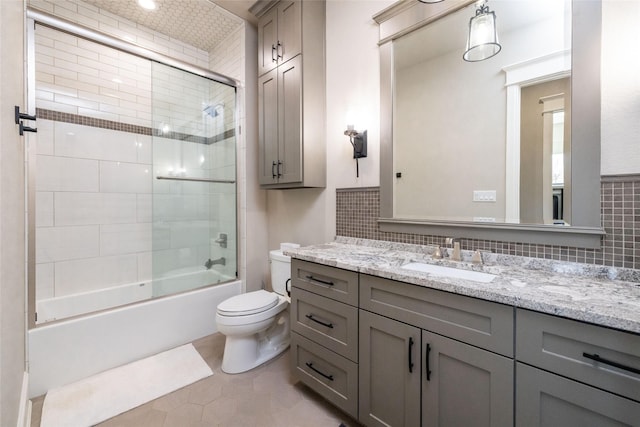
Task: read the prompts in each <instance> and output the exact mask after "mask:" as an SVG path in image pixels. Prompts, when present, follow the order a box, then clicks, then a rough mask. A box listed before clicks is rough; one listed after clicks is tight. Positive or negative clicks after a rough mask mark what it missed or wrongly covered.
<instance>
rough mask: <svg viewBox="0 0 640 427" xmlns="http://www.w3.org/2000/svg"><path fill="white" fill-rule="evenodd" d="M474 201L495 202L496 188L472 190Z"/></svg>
mask: <svg viewBox="0 0 640 427" xmlns="http://www.w3.org/2000/svg"><path fill="white" fill-rule="evenodd" d="M473 201H474V202H495V201H496V190H475V191H474V192H473Z"/></svg>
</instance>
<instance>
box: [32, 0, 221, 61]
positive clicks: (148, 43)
mask: <svg viewBox="0 0 640 427" xmlns="http://www.w3.org/2000/svg"><path fill="white" fill-rule="evenodd" d="M28 4H29V6H30V7H33V8H35V9H39V10H42V11H44V12H47V13H50V14H52V15H55V16H58V17H61V18H64V19H66V20H69V21H71V22H75V23H78V24H81V25H83V26H85V27H89V28H93V29H96V30H98V31H100V32H103V33H106V34H109V35H112V36H115V37H119V38H122V39H125V40H127V41H130V42H133V43H136V44H138V45H140V46H142V47H145V48H147V49H151V50H153V51H156V52H159V53H162V54H163V55H167V56H171V57H172V58H176V59H179V60H181V61H185V62H188V63H190V64H194V65H198V66H200V67H202V68H207V67H208V66H209V53H208V52H205V51H203V50H201V49H197V48H195V47H194V46H190V45H189V44H187V43H184V42H181V41H180V40H177V39H175V38H172V37H169V36H167V35H166V34H162V33H160V32H158V31H154V30H151V29H149V28H146V27H143V26H141V25H138V24H136V23H135V22H133V21H130V20H128V19H124V18H123V17H121V16H118V15H114V14H113V13H110V12H108V11H106V10H104V9H101V8H99V7H96V6H93V5H91V4H88V3H85V2H83V1H80V0H28Z"/></svg>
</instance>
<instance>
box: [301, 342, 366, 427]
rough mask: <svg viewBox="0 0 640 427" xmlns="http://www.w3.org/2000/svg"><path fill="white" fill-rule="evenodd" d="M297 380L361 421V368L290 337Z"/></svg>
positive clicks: (322, 349)
mask: <svg viewBox="0 0 640 427" xmlns="http://www.w3.org/2000/svg"><path fill="white" fill-rule="evenodd" d="M291 364H292V372H293V373H294V375H295V377H296V378H297V379H299V380H300V381H302V382H303V383H304V384H306V385H307V386H309V387H311V388H312V389H313V390H315V391H316V392H317V393H318V394H320V395H321V396H323V397H324V398H325V399H327V400H328V401H329V402H331V403H333V404H334V405H336V406H337V407H338V408H340V409H342V410H343V411H344V412H346V413H347V414H349V415H351V416H352V417H353V418H357V417H358V365H357V364H356V363H353V362H352V361H350V360H348V359H345V358H344V357H342V356H339V355H337V354H336V353H334V352H332V351H329V350H327V349H326V348H324V347H322V346H321V345H318V344H316V343H314V342H312V341H310V340H308V339H306V338H304V337H303V336H301V335H299V334H297V333H295V332H292V333H291Z"/></svg>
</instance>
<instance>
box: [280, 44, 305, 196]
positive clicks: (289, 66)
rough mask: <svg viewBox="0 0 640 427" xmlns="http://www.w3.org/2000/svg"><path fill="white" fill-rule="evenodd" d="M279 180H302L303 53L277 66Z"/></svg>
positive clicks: (287, 181)
mask: <svg viewBox="0 0 640 427" xmlns="http://www.w3.org/2000/svg"><path fill="white" fill-rule="evenodd" d="M276 172H277V175H278V183H281V184H284V183H290V182H299V181H302V56H301V55H298V56H296V57H295V58H293V59H291V60H290V61H288V62H286V63H285V64H283V65H281V66H279V67H278V164H277V165H276Z"/></svg>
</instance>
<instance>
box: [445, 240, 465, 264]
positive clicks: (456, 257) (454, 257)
mask: <svg viewBox="0 0 640 427" xmlns="http://www.w3.org/2000/svg"><path fill="white" fill-rule="evenodd" d="M445 243H446V244H447V245H453V251H452V252H451V256H450V257H449V258H450V259H451V261H462V254H461V253H460V242H459V241H458V239H456V238H454V237H447V238H446V239H445Z"/></svg>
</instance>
